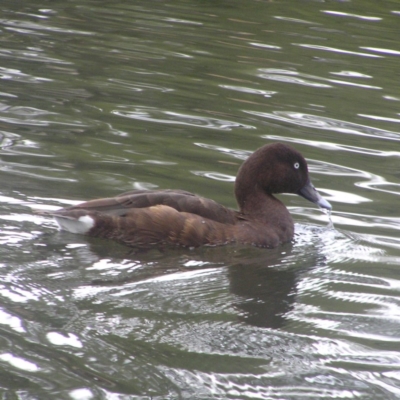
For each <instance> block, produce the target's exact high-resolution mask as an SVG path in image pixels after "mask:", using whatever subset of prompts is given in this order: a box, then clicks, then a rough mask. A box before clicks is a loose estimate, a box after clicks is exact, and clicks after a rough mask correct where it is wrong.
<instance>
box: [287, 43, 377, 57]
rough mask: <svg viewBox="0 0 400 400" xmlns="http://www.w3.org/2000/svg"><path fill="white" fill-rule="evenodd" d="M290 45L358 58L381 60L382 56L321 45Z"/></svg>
mask: <svg viewBox="0 0 400 400" xmlns="http://www.w3.org/2000/svg"><path fill="white" fill-rule="evenodd" d="M292 44H293V46H299V47H304V48H307V49H312V50H322V51H330V52H332V53H338V54H348V55H352V56H360V57H369V58H382V56H378V55H376V54H369V53H360V52H357V51H350V50H343V49H339V48H335V47H329V46H321V45H316V44H302V43H292Z"/></svg>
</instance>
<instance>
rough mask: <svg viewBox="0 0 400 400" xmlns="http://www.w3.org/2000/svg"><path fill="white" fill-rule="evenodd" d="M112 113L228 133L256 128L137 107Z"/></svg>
mask: <svg viewBox="0 0 400 400" xmlns="http://www.w3.org/2000/svg"><path fill="white" fill-rule="evenodd" d="M121 108H122V107H121ZM124 108H127V107H124ZM111 113H112V114H114V115H117V116H120V117H125V118H131V119H137V120H141V121H149V122H157V123H161V124H173V125H186V126H192V127H198V128H207V129H218V130H227V131H230V130H232V129H234V128H244V129H255V128H254V126H251V125H245V124H241V123H238V122H233V121H228V120H222V119H217V118H211V117H202V116H195V115H189V114H183V113H177V112H173V111H159V110H157V109H155V108H145V107H137V108H136V109H134V110H132V111H129V110H127V111H125V110H113V111H112V112H111Z"/></svg>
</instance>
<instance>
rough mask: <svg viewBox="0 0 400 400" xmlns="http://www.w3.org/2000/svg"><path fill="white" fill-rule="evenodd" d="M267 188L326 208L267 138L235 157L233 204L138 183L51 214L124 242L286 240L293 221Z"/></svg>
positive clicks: (302, 168) (299, 169) (71, 226)
mask: <svg viewBox="0 0 400 400" xmlns="http://www.w3.org/2000/svg"><path fill="white" fill-rule="evenodd" d="M274 193H296V194H299V195H300V196H303V197H304V198H306V199H307V200H310V201H311V202H313V203H315V204H317V205H318V206H320V207H322V208H326V209H331V205H330V204H329V203H328V202H327V201H326V200H325V199H323V198H322V197H321V196H320V195H319V193H318V192H317V191H316V190H315V188H314V187H313V185H312V184H311V181H310V178H309V175H308V168H307V162H306V160H305V159H304V157H303V156H302V155H301V154H300V153H299V152H298V151H297V150H295V149H293V148H292V147H290V146H288V145H286V144H282V143H273V144H268V145H265V146H263V147H261V148H259V149H258V150H256V151H255V152H254V153H253V154H251V155H250V157H249V158H248V159H247V160H246V161H245V162H244V163H243V164H242V166H241V167H240V169H239V172H238V175H237V178H236V182H235V195H236V199H237V202H238V204H239V208H240V210H239V211H234V210H231V209H228V208H226V207H224V206H222V205H220V204H218V203H216V202H215V201H213V200H210V199H206V198H203V197H200V196H197V195H195V194H193V193H189V192H185V191H181V190H137V191H132V192H127V193H123V194H121V195H119V196H117V197H114V198H106V199H98V200H91V201H88V202H85V203H81V204H79V205H76V206H72V207H68V208H63V209H61V210H58V211H55V212H52V213H50V214H51V215H52V216H54V217H55V218H56V220H57V222H58V224H59V225H60V227H61V228H62V229H64V230H67V231H69V232H72V233H81V234H86V235H89V236H95V237H102V238H108V239H114V240H117V241H119V242H122V243H124V244H125V245H128V246H133V247H137V248H149V247H152V246H163V245H180V246H185V247H198V246H201V245H223V244H227V243H240V244H250V245H254V246H258V247H270V248H271V247H276V246H278V245H279V244H282V243H286V242H289V241H291V240H292V238H293V234H294V225H293V220H292V217H291V215H290V213H289V211H288V210H287V208H286V207H285V205H284V204H283V203H282V202H281V201H280V200H278V199H277V198H276V197H274V196H273V194H274Z"/></svg>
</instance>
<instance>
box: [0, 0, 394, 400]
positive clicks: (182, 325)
mask: <svg viewBox="0 0 400 400" xmlns="http://www.w3.org/2000/svg"><path fill="white" fill-rule="evenodd" d="M399 21H400V3H399V2H398V1H386V2H376V1H365V0H364V1H360V0H358V1H357V0H355V1H329V2H319V1H296V2H293V1H287V0H283V1H279V2H278V1H255V0H249V1H233V2H232V1H229V2H228V1H214V2H207V1H206V2H204V1H203V2H185V1H174V2H155V1H154V2H149V1H125V2H102V1H85V2H78V1H74V0H72V1H67V2H65V1H64V2H61V1H52V2H44V1H43V2H39V1H33V2H17V1H5V2H3V3H2V11H1V14H0V40H1V46H0V83H1V88H0V179H1V189H0V200H1V204H2V207H1V212H0V242H1V244H2V245H1V247H0V277H1V278H0V343H1V351H0V395H1V398H2V399H7V400H8V399H79V400H81V399H85V400H86V399H112V400H114V399H118V400H126V399H153V400H155V399H160V400H161V399H285V400H288V399H333V398H346V399H353V398H354V399H359V398H362V399H371V400H377V399H382V400H383V399H385V400H387V399H397V398H399V396H400V373H399V359H400V352H399V341H400V334H399V332H400V324H399V317H400V297H399V288H400V281H399V278H398V268H399V263H400V240H399V234H398V232H399V227H400V219H399V216H398V209H399V207H398V200H399V193H400V191H399V181H400V174H399V167H398V166H399V156H400V143H399V141H400V132H399V122H400V107H399V105H400V83H399V82H400V81H399V79H398V71H399V62H400V61H399V60H400V58H399V56H400V47H399V44H398V37H399V29H398V26H399ZM274 141H281V142H285V143H289V144H292V145H293V146H294V147H296V148H297V149H298V150H300V151H301V152H302V153H303V155H304V156H305V157H306V159H307V160H308V163H309V169H310V174H311V177H312V180H313V183H314V185H315V186H316V187H317V188H318V190H319V191H320V193H321V194H322V195H323V196H324V197H325V198H327V199H328V200H329V201H330V202H331V204H332V205H333V213H332V221H333V224H334V229H332V228H329V226H328V223H329V218H328V216H327V215H325V214H324V213H322V212H321V211H320V210H318V209H316V208H315V207H314V206H313V205H312V204H311V203H308V202H306V201H305V200H304V199H303V198H301V197H298V196H290V195H282V196H280V198H281V199H282V200H283V201H284V202H285V204H286V205H287V206H288V208H289V210H290V211H291V213H292V215H293V217H294V219H295V222H296V237H295V241H294V242H293V243H292V244H290V245H285V246H282V247H280V248H278V249H274V250H268V251H266V250H261V249H252V248H237V247H224V248H205V249H198V250H196V251H189V250H183V249H181V250H173V251H166V252H158V251H150V252H148V253H144V254H136V255H134V254H132V253H131V252H130V251H129V249H127V248H125V247H123V246H120V245H117V244H115V243H110V242H107V241H102V240H97V239H88V238H86V237H83V236H78V235H72V234H68V233H64V232H59V231H58V230H57V226H56V224H55V223H54V221H52V220H51V219H49V218H46V217H42V216H38V215H35V214H33V212H32V209H42V208H46V209H49V208H52V207H53V208H58V207H63V206H65V205H67V204H73V203H74V202H77V201H81V200H86V199H91V198H96V197H106V196H113V195H116V194H118V193H120V192H124V191H128V190H131V189H135V188H138V189H139V188H160V189H166V188H179V189H184V190H188V191H192V192H195V193H197V194H199V195H202V196H205V197H210V198H212V199H214V200H216V201H218V202H221V203H223V204H224V205H227V206H229V207H236V202H235V199H234V197H233V182H234V178H235V175H236V172H237V169H238V167H239V166H240V164H241V163H242V161H243V160H244V159H246V157H247V156H248V155H249V154H250V153H251V152H252V151H254V150H255V149H256V148H258V147H260V146H262V145H263V144H266V143H271V142H274Z"/></svg>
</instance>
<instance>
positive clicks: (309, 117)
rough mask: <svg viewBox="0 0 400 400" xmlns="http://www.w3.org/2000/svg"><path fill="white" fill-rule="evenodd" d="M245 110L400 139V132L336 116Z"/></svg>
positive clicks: (309, 124) (313, 125)
mask: <svg viewBox="0 0 400 400" xmlns="http://www.w3.org/2000/svg"><path fill="white" fill-rule="evenodd" d="M243 112H245V113H247V114H251V115H256V116H258V117H263V118H268V119H273V120H276V121H281V122H287V123H290V124H295V125H298V126H305V127H307V128H314V129H322V130H328V131H335V132H339V133H345V134H348V135H359V136H365V137H374V138H382V139H390V140H395V141H399V140H400V134H399V133H398V132H394V131H388V130H385V129H380V128H374V127H371V126H367V125H360V124H356V123H353V122H347V121H342V120H338V119H334V118H329V117H323V116H321V115H313V114H305V113H302V112H294V111H273V112H272V113H268V112H259V111H247V110H243Z"/></svg>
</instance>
